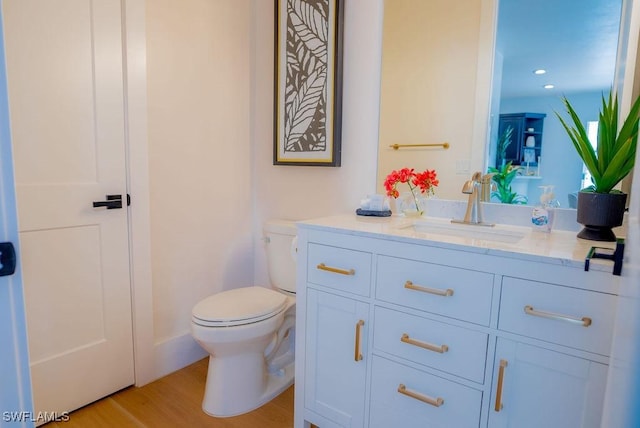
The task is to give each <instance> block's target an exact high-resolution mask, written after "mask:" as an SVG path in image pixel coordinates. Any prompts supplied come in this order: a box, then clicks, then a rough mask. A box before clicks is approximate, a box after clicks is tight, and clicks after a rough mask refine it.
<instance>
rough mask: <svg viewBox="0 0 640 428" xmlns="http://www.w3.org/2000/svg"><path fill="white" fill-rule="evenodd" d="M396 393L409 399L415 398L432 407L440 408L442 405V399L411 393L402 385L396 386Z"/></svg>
mask: <svg viewBox="0 0 640 428" xmlns="http://www.w3.org/2000/svg"><path fill="white" fill-rule="evenodd" d="M398 392H399V393H400V394H404V395H407V396H409V397H411V398H415V399H416V400H420V401H422V402H423V403H427V404H431V405H432V406H434V407H440V406H442V405H443V404H444V399H442V398H440V397H438V398H435V399H434V398H431V397H427V396H426V395H423V394H420V393H418V392H414V391H411V390H410V389H407V387H406V386H404V384H402V383H401V384H400V385H398Z"/></svg>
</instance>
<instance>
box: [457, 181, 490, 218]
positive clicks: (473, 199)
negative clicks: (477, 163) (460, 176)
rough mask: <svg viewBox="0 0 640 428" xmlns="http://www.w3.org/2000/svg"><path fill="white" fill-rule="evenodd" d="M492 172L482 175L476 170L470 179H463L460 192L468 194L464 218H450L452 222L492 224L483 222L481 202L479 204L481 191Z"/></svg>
mask: <svg viewBox="0 0 640 428" xmlns="http://www.w3.org/2000/svg"><path fill="white" fill-rule="evenodd" d="M491 176H492V174H487V175H484V176H483V175H482V173H481V172H476V173H474V174H473V176H472V177H471V180H467V181H465V183H464V185H463V186H462V193H464V194H468V195H469V201H468V202H467V212H466V213H465V215H464V220H455V219H454V220H451V222H452V223H462V224H472V225H476V226H494V224H492V223H485V222H484V221H483V214H482V204H481V191H482V190H484V191H485V192H486V190H485V189H483V187H484V186H485V185H490V184H489V183H490V182H491ZM489 188H490V187H489Z"/></svg>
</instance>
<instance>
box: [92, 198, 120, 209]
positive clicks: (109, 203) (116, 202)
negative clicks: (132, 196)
mask: <svg viewBox="0 0 640 428" xmlns="http://www.w3.org/2000/svg"><path fill="white" fill-rule="evenodd" d="M99 207H107V209H108V210H113V209H119V208H122V195H107V200H106V201H94V202H93V208H99Z"/></svg>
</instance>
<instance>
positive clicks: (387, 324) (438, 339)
mask: <svg viewBox="0 0 640 428" xmlns="http://www.w3.org/2000/svg"><path fill="white" fill-rule="evenodd" d="M373 331H374V336H373V347H374V348H375V349H379V350H381V351H384V352H388V353H390V354H393V355H397V356H398V357H401V358H405V359H407V360H410V361H413V362H415V363H418V364H424V365H426V366H430V367H433V368H435V369H438V370H442V371H444V372H447V373H451V374H454V375H457V376H460V377H463V378H465V379H469V380H471V381H474V382H478V383H482V382H483V381H484V368H485V361H486V356H487V340H488V335H487V334H485V333H481V332H477V331H472V330H468V329H466V328H462V327H456V326H452V325H449V324H445V323H442V322H438V321H433V320H430V319H426V318H422V317H418V316H415V315H409V314H405V313H402V312H398V311H394V310H391V309H387V308H381V307H376V309H375V321H374V328H373Z"/></svg>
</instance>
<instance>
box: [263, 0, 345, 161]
mask: <svg viewBox="0 0 640 428" xmlns="http://www.w3.org/2000/svg"><path fill="white" fill-rule="evenodd" d="M274 3H275V31H274V33H275V59H274V63H275V67H274V123H273V126H274V131H273V132H274V147H273V164H274V165H308V166H340V162H341V148H342V146H341V137H342V40H343V31H344V23H343V21H344V0H274Z"/></svg>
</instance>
